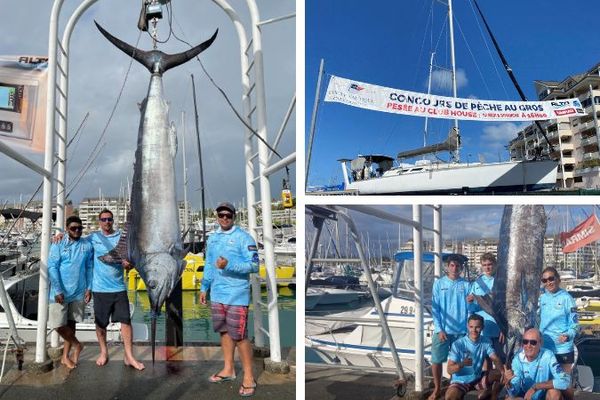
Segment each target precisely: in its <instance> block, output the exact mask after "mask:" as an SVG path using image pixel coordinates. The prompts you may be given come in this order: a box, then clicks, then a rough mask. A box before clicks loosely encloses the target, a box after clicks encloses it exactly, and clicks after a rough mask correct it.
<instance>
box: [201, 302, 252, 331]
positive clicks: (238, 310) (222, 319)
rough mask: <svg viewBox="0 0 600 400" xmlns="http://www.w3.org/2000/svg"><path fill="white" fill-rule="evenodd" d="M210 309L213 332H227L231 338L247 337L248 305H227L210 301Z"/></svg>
mask: <svg viewBox="0 0 600 400" xmlns="http://www.w3.org/2000/svg"><path fill="white" fill-rule="evenodd" d="M210 310H211V312H212V321H213V328H214V330H215V332H219V333H225V332H227V333H228V334H229V336H230V337H231V338H232V339H233V340H244V339H246V338H247V337H248V306H229V305H227V304H221V303H214V302H212V303H210Z"/></svg>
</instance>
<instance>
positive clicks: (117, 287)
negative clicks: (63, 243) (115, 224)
mask: <svg viewBox="0 0 600 400" xmlns="http://www.w3.org/2000/svg"><path fill="white" fill-rule="evenodd" d="M120 238H121V231H120V230H118V231H115V232H113V233H111V234H110V235H104V234H103V233H102V232H101V231H97V232H94V233H92V234H91V235H89V236H88V237H87V239H88V240H89V241H90V243H92V246H93V247H94V279H93V281H92V291H94V292H100V293H116V292H123V291H126V290H127V288H126V287H125V280H124V278H123V266H122V265H121V264H106V263H104V262H102V261H100V259H99V258H98V257H101V256H103V255H105V254H106V253H108V252H109V251H111V250H112V249H113V248H115V247H116V246H117V243H119V239H120Z"/></svg>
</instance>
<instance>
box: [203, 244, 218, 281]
mask: <svg viewBox="0 0 600 400" xmlns="http://www.w3.org/2000/svg"><path fill="white" fill-rule="evenodd" d="M212 242H213V240H212V238H209V239H208V241H207V243H206V253H205V254H206V256H205V258H204V273H203V274H202V285H201V286H200V291H201V292H202V293H206V292H208V291H209V290H210V284H211V283H212V279H213V275H214V273H215V261H216V260H215V256H214V254H213V251H212V246H211V243H212Z"/></svg>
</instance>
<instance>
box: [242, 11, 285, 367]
mask: <svg viewBox="0 0 600 400" xmlns="http://www.w3.org/2000/svg"><path fill="white" fill-rule="evenodd" d="M246 2H247V4H248V8H249V10H250V16H251V19H252V44H253V52H254V68H255V70H254V72H255V84H256V112H257V122H258V129H257V132H258V135H259V136H260V137H261V138H263V139H264V140H265V141H266V140H267V109H266V95H265V80H264V66H263V49H262V33H261V31H260V27H259V25H258V24H259V22H260V16H259V13H258V7H257V6H256V2H255V1H254V0H246ZM258 158H259V170H260V198H261V202H260V205H261V208H262V221H263V223H262V225H263V245H264V249H265V269H266V271H267V300H268V304H267V308H268V312H269V344H270V352H271V361H273V362H281V341H280V335H279V309H278V307H277V281H276V278H275V252H274V251H275V248H274V243H273V222H272V217H271V185H270V183H269V179H268V178H267V177H265V176H264V175H263V172H264V170H265V168H266V167H267V163H268V159H269V153H268V149H267V146H266V145H265V144H264V143H263V141H259V142H258Z"/></svg>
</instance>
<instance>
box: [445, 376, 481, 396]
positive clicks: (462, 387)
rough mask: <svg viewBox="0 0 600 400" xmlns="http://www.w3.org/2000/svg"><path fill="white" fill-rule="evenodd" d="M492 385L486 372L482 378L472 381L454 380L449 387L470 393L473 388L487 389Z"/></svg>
mask: <svg viewBox="0 0 600 400" xmlns="http://www.w3.org/2000/svg"><path fill="white" fill-rule="evenodd" d="M489 387H490V383H489V380H488V377H487V374H484V375H483V376H482V377H481V378H480V379H478V380H476V381H473V382H470V383H460V382H453V383H451V384H450V386H449V387H448V388H456V389H458V390H460V391H462V392H463V393H465V394H466V393H469V392H470V391H471V390H485V389H487V388H489Z"/></svg>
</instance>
